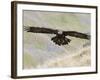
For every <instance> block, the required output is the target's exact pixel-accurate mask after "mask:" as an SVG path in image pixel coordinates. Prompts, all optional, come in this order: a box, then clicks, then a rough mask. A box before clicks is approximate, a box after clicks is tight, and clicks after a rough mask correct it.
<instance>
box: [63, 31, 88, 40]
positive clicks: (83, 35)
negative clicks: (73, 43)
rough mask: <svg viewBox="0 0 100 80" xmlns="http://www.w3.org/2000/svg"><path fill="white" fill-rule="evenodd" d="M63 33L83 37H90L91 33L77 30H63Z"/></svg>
mask: <svg viewBox="0 0 100 80" xmlns="http://www.w3.org/2000/svg"><path fill="white" fill-rule="evenodd" d="M63 35H65V36H72V37H77V38H82V39H90V35H87V34H85V33H80V32H76V31H63Z"/></svg>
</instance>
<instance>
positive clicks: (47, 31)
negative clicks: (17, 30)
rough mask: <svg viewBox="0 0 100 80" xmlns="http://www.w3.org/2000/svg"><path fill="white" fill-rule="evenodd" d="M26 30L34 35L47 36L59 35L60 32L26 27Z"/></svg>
mask: <svg viewBox="0 0 100 80" xmlns="http://www.w3.org/2000/svg"><path fill="white" fill-rule="evenodd" d="M24 30H25V31H27V32H32V33H47V34H57V33H58V30H53V29H48V28H42V27H31V26H30V27H29V26H28V27H26V26H24Z"/></svg>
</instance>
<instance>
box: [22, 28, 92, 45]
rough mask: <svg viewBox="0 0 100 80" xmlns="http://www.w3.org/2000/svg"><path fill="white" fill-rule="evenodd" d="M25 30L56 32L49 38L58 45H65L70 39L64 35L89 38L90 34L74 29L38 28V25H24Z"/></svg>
mask: <svg viewBox="0 0 100 80" xmlns="http://www.w3.org/2000/svg"><path fill="white" fill-rule="evenodd" d="M24 29H25V31H27V32H32V33H44V34H56V36H55V37H53V38H52V39H51V40H52V41H53V42H54V43H56V44H58V45H66V44H68V43H69V42H70V41H71V40H70V39H68V38H67V37H66V36H72V37H77V38H81V39H88V40H89V39H90V35H87V34H84V33H80V32H76V31H60V30H54V29H48V28H42V27H41V28H40V27H31V26H30V27H24Z"/></svg>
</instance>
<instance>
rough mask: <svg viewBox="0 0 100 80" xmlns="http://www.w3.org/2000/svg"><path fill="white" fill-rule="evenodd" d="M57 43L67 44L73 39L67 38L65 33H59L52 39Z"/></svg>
mask: <svg viewBox="0 0 100 80" xmlns="http://www.w3.org/2000/svg"><path fill="white" fill-rule="evenodd" d="M51 40H52V41H53V42H54V43H55V44H58V45H59V46H60V45H66V44H68V43H69V42H70V41H71V40H70V39H68V38H66V37H65V36H64V35H63V34H57V35H56V36H55V37H53V38H52V39H51Z"/></svg>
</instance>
